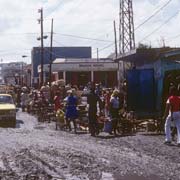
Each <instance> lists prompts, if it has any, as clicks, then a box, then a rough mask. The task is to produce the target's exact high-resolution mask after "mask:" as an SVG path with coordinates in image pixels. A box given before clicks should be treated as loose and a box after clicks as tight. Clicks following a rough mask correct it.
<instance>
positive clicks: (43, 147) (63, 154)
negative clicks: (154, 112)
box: [0, 112, 180, 180]
mask: <svg viewBox="0 0 180 180" xmlns="http://www.w3.org/2000/svg"><path fill="white" fill-rule="evenodd" d="M17 119H18V120H17V122H18V123H17V128H15V129H12V128H6V129H5V128H0V179H3V180H4V179H7V180H11V179H12V180H16V179H17V180H51V179H54V180H55V179H58V180H59V179H60V180H61V179H62V180H65V179H67V180H81V179H82V180H88V179H90V180H121V179H122V180H166V179H169V180H170V179H172V180H179V179H180V148H178V147H177V146H175V145H174V146H166V145H164V144H163V139H164V137H163V136H157V135H156V136H154V135H145V134H144V135H143V134H137V135H134V136H125V137H116V138H114V137H112V136H108V135H107V134H105V133H102V134H100V136H99V137H96V138H93V137H90V135H89V134H82V133H79V134H77V135H75V134H73V133H68V132H63V131H56V130H55V124H54V123H53V122H52V123H50V124H49V123H38V122H37V120H36V118H34V117H33V116H30V115H28V114H26V113H22V112H18V115H17Z"/></svg>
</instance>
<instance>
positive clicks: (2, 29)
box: [0, 0, 180, 62]
mask: <svg viewBox="0 0 180 180" xmlns="http://www.w3.org/2000/svg"><path fill="white" fill-rule="evenodd" d="M166 4H167V5H166ZM165 5H166V6H165ZM163 6H164V8H162V9H161V7H163ZM41 7H43V10H44V32H45V34H47V35H49V32H50V27H51V19H52V18H53V19H54V42H53V45H54V46H92V55H93V57H96V49H97V48H98V49H99V56H100V57H107V56H108V55H109V54H111V53H112V52H113V51H114V46H113V45H111V46H109V45H110V44H112V43H113V41H114V30H113V20H116V23H117V27H118V24H119V23H118V19H119V17H118V14H119V0H0V12H1V13H0V59H2V60H3V62H11V61H25V62H30V56H31V49H32V47H33V46H39V45H40V42H39V41H37V40H36V39H37V37H38V36H40V25H39V24H38V22H37V19H39V17H40V14H39V13H38V9H39V8H41ZM133 8H134V23H135V29H136V30H135V38H136V45H138V43H139V42H141V43H145V44H148V45H151V46H154V47H160V46H162V45H163V42H164V43H165V44H166V46H180V0H133ZM159 9H161V10H160V11H159ZM157 12H158V13H157ZM154 14H155V15H154ZM152 15H154V16H153V17H152V18H149V17H151V16H152ZM148 18H149V20H148V21H147V22H146V23H145V24H143V25H141V24H142V23H143V22H144V21H145V20H147V19H148ZM139 25H140V26H139ZM49 37H50V36H49ZM44 44H45V46H49V44H50V38H48V39H46V40H45V41H44ZM107 46H109V47H108V48H105V47H107ZM22 55H26V56H28V57H27V58H22Z"/></svg>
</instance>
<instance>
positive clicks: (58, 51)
mask: <svg viewBox="0 0 180 180" xmlns="http://www.w3.org/2000/svg"><path fill="white" fill-rule="evenodd" d="M49 53H50V48H49V47H48V48H44V64H49V56H50V55H49ZM31 55H32V66H33V67H32V68H33V77H38V72H37V67H38V66H39V65H40V64H41V48H40V47H34V48H33V49H32V54H31ZM91 57H92V56H91V47H53V53H52V58H53V60H55V59H56V58H91Z"/></svg>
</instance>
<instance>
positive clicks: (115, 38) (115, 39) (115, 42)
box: [114, 21, 117, 59]
mask: <svg viewBox="0 0 180 180" xmlns="http://www.w3.org/2000/svg"><path fill="white" fill-rule="evenodd" d="M114 44H115V55H116V59H117V36H116V22H115V21H114Z"/></svg>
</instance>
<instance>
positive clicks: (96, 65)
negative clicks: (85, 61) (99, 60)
mask: <svg viewBox="0 0 180 180" xmlns="http://www.w3.org/2000/svg"><path fill="white" fill-rule="evenodd" d="M93 67H104V64H93Z"/></svg>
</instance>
